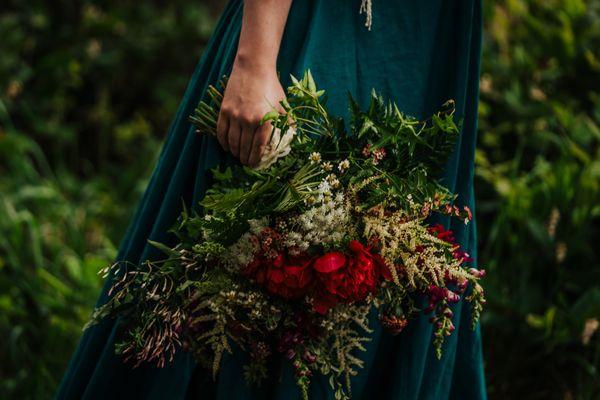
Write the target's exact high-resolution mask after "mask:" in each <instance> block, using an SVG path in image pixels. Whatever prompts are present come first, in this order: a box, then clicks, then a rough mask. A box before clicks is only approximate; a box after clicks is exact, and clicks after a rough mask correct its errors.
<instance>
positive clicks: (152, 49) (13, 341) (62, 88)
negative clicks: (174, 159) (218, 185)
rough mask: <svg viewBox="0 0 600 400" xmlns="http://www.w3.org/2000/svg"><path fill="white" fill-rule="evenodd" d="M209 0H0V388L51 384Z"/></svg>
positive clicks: (87, 306) (93, 293)
mask: <svg viewBox="0 0 600 400" xmlns="http://www.w3.org/2000/svg"><path fill="white" fill-rule="evenodd" d="M220 3H221V2H220V1H209V2H207V1H202V2H191V1H172V2H167V3H165V2H157V1H145V2H122V1H121V2H119V1H112V0H111V1H89V0H85V1H77V2H47V1H39V0H34V1H23V0H8V1H4V2H3V3H2V7H1V10H0V37H1V38H2V39H0V54H1V55H2V56H1V57H0V335H1V336H2V337H3V338H4V340H2V343H0V398H23V399H29V398H31V399H40V398H50V397H52V394H53V393H54V391H55V390H56V385H57V384H58V381H59V379H60V378H61V376H62V373H63V372H64V369H65V367H66V364H67V362H68V360H69V357H70V356H71V354H72V351H73V349H74V347H75V345H76V343H77V341H78V339H79V337H80V336H81V328H82V326H83V324H84V323H85V321H86V320H87V319H88V318H89V312H90V310H91V307H92V306H93V304H94V302H95V300H96V298H97V296H98V293H99V291H100V287H101V283H102V281H101V278H100V277H99V276H98V275H97V272H98V271H99V270H100V268H102V267H104V266H105V265H106V264H107V263H109V262H111V260H112V259H113V258H114V257H115V255H116V246H117V244H118V241H119V240H120V239H121V237H122V235H123V233H124V230H125V228H126V225H127V222H128V220H129V218H130V216H131V213H132V211H133V210H132V207H133V206H134V205H135V204H136V202H137V199H138V197H139V195H140V193H141V191H142V190H143V188H144V186H145V181H146V179H147V176H148V174H149V172H150V171H151V168H152V166H153V164H154V162H153V161H154V159H155V157H156V154H157V152H158V148H159V144H160V142H161V136H162V135H163V134H164V132H165V130H166V128H167V125H168V123H169V120H170V119H171V117H172V116H173V114H174V112H175V109H176V107H177V105H178V103H179V101H180V100H181V96H182V93H183V89H184V86H185V84H186V82H187V80H188V79H189V76H190V73H191V71H192V70H193V67H194V63H195V62H197V59H198V58H199V56H200V54H201V50H202V47H203V46H204V44H205V43H206V40H207V39H208V36H209V34H210V31H211V30H212V28H213V26H214V21H215V15H216V14H217V13H218V8H219V7H220ZM194 53H195V54H196V56H193V55H192V56H190V54H194ZM165 61H168V63H165ZM132 149H134V150H132ZM124 165H127V168H123V166H124Z"/></svg>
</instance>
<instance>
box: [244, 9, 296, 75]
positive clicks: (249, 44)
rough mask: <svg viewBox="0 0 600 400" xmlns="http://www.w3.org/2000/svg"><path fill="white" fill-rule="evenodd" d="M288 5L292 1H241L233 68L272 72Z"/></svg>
mask: <svg viewBox="0 0 600 400" xmlns="http://www.w3.org/2000/svg"><path fill="white" fill-rule="evenodd" d="M291 4H292V0H244V16H243V19H242V30H241V33H240V40H239V45H238V51H237V55H236V59H235V64H236V66H238V67H244V68H250V69H253V70H268V71H275V68H276V63H277V55H278V53H279V46H280V45H281V37H282V36H283V31H284V28H285V23H286V20H287V17H288V13H289V10H290V6H291Z"/></svg>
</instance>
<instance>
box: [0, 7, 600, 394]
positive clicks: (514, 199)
mask: <svg viewBox="0 0 600 400" xmlns="http://www.w3.org/2000/svg"><path fill="white" fill-rule="evenodd" d="M220 3H221V1H219V0H213V1H205V0H202V1H191V0H176V1H170V2H159V1H145V2H133V3H131V2H122V1H121V2H118V1H112V0H109V1H71V2H66V1H59V2H47V1H46V2H45V1H40V0H32V1H27V2H26V1H23V0H8V2H5V3H3V5H2V10H1V11H0V13H1V14H0V38H1V39H0V55H1V57H0V337H2V340H1V341H0V398H48V397H51V395H52V393H53V391H54V389H55V386H56V384H57V382H58V380H59V379H60V376H61V374H62V370H63V369H64V367H65V365H66V363H67V361H68V358H69V356H70V353H71V351H72V350H73V348H74V346H75V344H76V342H77V339H78V337H79V335H80V333H81V331H80V329H81V326H82V325H83V323H84V322H85V320H86V319H87V318H88V316H89V313H90V311H91V307H92V305H93V304H94V301H95V298H96V296H97V295H98V291H99V290H100V286H101V279H100V278H99V277H98V276H97V275H96V272H97V271H98V270H99V269H100V268H101V267H103V266H105V265H106V264H107V263H109V262H110V261H111V259H112V258H113V257H114V256H115V253H116V247H117V245H118V241H119V239H120V238H121V236H122V235H123V232H124V229H125V228H126V224H127V222H128V218H129V216H130V215H131V212H132V209H133V207H134V206H135V203H136V201H137V199H138V197H139V195H140V193H141V191H142V190H143V188H144V185H145V181H146V179H147V177H148V175H149V173H150V171H151V168H152V166H153V164H154V159H155V157H156V155H157V153H158V150H159V148H160V143H161V140H162V138H163V136H164V132H165V131H166V129H167V127H168V123H169V120H170V118H171V117H172V115H173V113H174V112H175V109H176V107H177V104H178V102H179V100H180V98H181V96H182V94H183V89H184V87H185V84H186V82H187V79H189V76H190V74H191V72H192V70H193V67H194V64H195V63H196V62H197V60H198V58H199V56H200V54H201V51H202V47H203V45H204V44H205V42H206V40H207V38H208V36H209V35H210V31H211V30H212V28H213V26H214V23H215V20H216V18H217V16H218V11H219V9H220ZM485 7H486V10H485V23H486V37H485V48H484V59H483V75H482V82H481V83H482V84H481V106H480V127H481V132H480V141H479V150H478V156H477V160H478V161H477V162H478V166H477V181H476V185H477V186H476V190H477V194H478V209H477V216H478V221H477V225H478V227H479V236H480V251H479V258H480V261H481V264H482V265H483V266H485V267H486V268H487V270H488V276H487V277H486V278H485V280H484V285H485V286H486V288H487V297H488V299H489V303H488V309H487V312H486V313H484V318H483V328H484V346H485V350H486V362H487V365H486V373H487V376H488V385H489V394H490V398H492V399H503V398H519V399H521V398H523V399H553V398H560V399H565V400H567V399H593V398H598V397H599V396H600V377H599V371H598V367H600V339H599V337H600V335H599V334H598V332H596V333H595V334H593V331H594V326H597V322H594V321H598V320H599V319H600V262H599V257H598V250H597V248H598V241H599V240H600V238H599V235H598V230H599V224H598V219H599V214H600V190H599V189H600V188H599V186H600V183H599V182H600V159H599V157H598V153H599V147H598V143H599V142H600V127H599V126H600V54H599V50H600V2H598V1H597V0H596V1H594V0H588V1H582V0H551V1H548V0H499V1H494V2H492V1H487V2H486V6H485ZM586 326H587V329H586Z"/></svg>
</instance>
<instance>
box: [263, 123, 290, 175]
mask: <svg viewBox="0 0 600 400" xmlns="http://www.w3.org/2000/svg"><path fill="white" fill-rule="evenodd" d="M295 135H296V130H295V129H294V128H289V129H288V130H287V131H286V132H285V134H284V135H283V136H281V130H280V129H278V128H275V129H274V130H273V134H272V135H271V141H270V142H269V143H268V144H267V147H266V148H265V153H264V154H263V156H262V157H261V159H260V162H259V163H258V166H257V167H256V169H258V170H260V169H266V168H269V167H270V166H271V165H273V164H274V163H275V161H277V160H278V159H280V158H281V157H285V156H287V155H288V154H289V153H290V151H291V150H292V147H291V144H292V140H293V139H294V136H295Z"/></svg>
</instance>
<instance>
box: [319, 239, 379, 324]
mask: <svg viewBox="0 0 600 400" xmlns="http://www.w3.org/2000/svg"><path fill="white" fill-rule="evenodd" d="M348 250H349V252H348V254H344V253H340V252H336V251H334V252H330V253H327V254H324V255H322V256H321V257H319V258H317V259H316V260H315V263H314V269H315V271H316V273H317V278H318V281H319V284H318V289H317V295H316V296H315V298H314V303H313V307H314V309H315V311H317V312H318V313H321V314H324V313H326V312H327V311H328V310H329V309H330V308H332V307H335V306H336V305H337V304H338V303H352V302H354V301H361V300H364V299H365V298H366V297H367V296H368V295H369V294H371V293H374V292H375V291H376V289H377V286H378V283H379V281H380V280H381V277H382V273H384V271H385V270H387V267H386V265H385V262H384V261H383V259H382V257H381V256H380V255H378V254H372V253H371V252H370V249H369V248H368V247H365V246H363V245H362V244H361V243H359V242H358V241H356V240H352V241H351V242H350V243H349V244H348Z"/></svg>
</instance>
